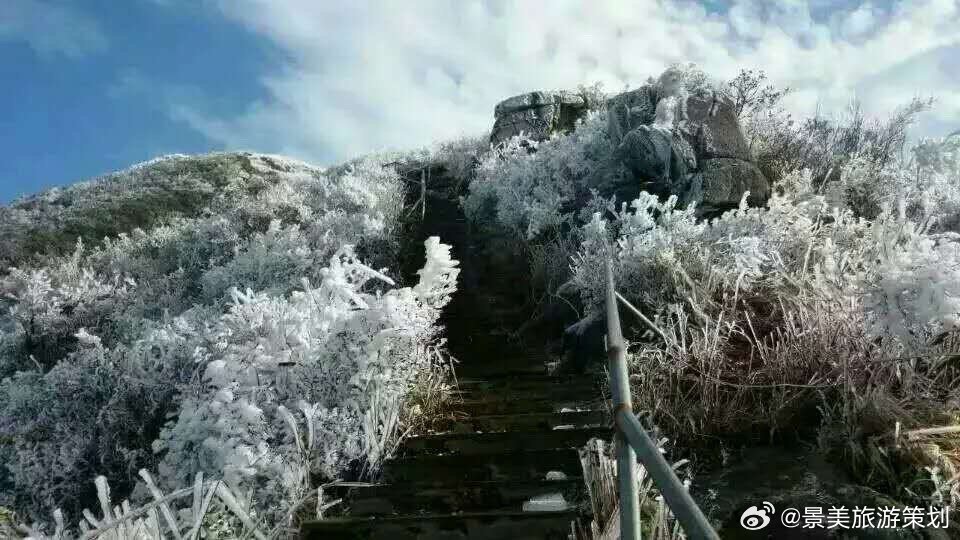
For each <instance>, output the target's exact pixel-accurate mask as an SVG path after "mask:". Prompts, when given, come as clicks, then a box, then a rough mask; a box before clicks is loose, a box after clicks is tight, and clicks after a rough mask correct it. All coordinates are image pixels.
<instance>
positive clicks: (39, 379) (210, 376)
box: [0, 154, 458, 538]
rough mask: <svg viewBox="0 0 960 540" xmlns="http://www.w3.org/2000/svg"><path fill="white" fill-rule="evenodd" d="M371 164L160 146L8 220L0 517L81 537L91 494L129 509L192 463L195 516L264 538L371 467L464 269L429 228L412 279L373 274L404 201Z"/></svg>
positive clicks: (379, 269)
mask: <svg viewBox="0 0 960 540" xmlns="http://www.w3.org/2000/svg"><path fill="white" fill-rule="evenodd" d="M386 161H387V160H386V159H385V158H382V157H370V158H363V159H359V160H356V161H353V162H350V163H347V164H345V165H342V166H339V167H335V168H331V169H328V170H321V169H317V168H314V167H311V166H308V165H306V164H303V163H299V162H295V161H290V160H286V159H283V158H277V157H270V156H262V155H254V154H215V155H210V156H201V157H185V156H173V157H169V158H164V159H160V160H155V161H154V162H150V163H147V164H144V165H141V166H137V167H134V168H133V169H130V170H129V171H124V172H121V173H117V174H114V175H110V176H108V177H105V178H104V179H100V180H97V181H92V182H88V183H84V184H78V185H76V186H73V187H70V188H66V189H63V190H55V191H53V192H48V193H46V194H42V195H39V196H36V197H33V198H30V199H26V200H23V201H20V202H18V203H15V204H14V205H12V206H11V207H10V208H7V209H4V214H3V215H0V230H2V231H3V234H4V235H6V238H9V239H10V241H9V242H4V243H3V244H2V245H3V246H4V247H5V251H4V253H3V254H2V255H3V257H4V259H5V261H7V262H8V264H9V265H11V268H10V269H9V270H7V271H5V272H4V273H3V274H0V276H2V288H3V294H4V297H5V298H7V299H8V301H9V302H10V309H9V315H7V316H6V317H8V321H7V324H6V325H5V329H4V331H3V333H2V335H0V377H2V378H3V381H2V383H0V462H3V463H4V465H5V466H4V467H3V468H2V470H0V506H5V507H8V508H11V509H14V510H15V511H17V513H18V515H19V516H20V517H21V518H22V519H29V520H35V521H38V522H48V521H50V518H51V516H53V514H52V512H53V510H54V509H58V508H59V509H61V510H62V514H61V515H66V521H65V523H66V527H67V529H73V530H76V526H75V524H76V523H79V522H80V520H81V518H82V517H83V516H81V513H80V511H81V510H82V509H84V508H88V507H91V506H92V505H91V504H90V501H92V500H96V497H97V494H98V492H100V494H101V499H102V498H103V493H104V490H106V489H107V488H106V486H107V485H109V486H110V489H112V493H113V494H112V497H113V499H116V500H121V499H127V498H129V499H130V501H131V503H133V505H134V507H136V506H137V504H141V503H147V502H148V501H150V499H151V497H152V496H153V494H155V493H159V490H163V491H164V492H166V493H171V492H175V490H178V489H182V488H190V487H191V486H192V485H193V484H194V479H195V475H197V474H198V473H203V474H204V475H205V476H206V478H208V479H212V480H211V481H213V482H222V487H221V488H216V487H214V488H211V489H212V490H213V491H211V493H214V492H216V493H217V494H218V495H219V497H217V498H214V499H212V500H213V503H212V504H213V506H210V507H209V508H207V507H206V506H205V507H204V508H205V511H204V513H205V514H206V513H208V514H209V515H210V516H211V517H210V518H209V519H210V520H214V521H216V519H219V518H217V516H220V517H221V518H222V520H221V521H222V523H221V524H220V526H221V527H226V529H225V530H227V531H229V530H232V529H231V527H242V526H249V525H250V524H251V523H257V524H259V525H260V526H261V528H262V530H267V531H269V530H272V529H274V528H275V527H280V528H281V529H282V528H283V527H288V526H290V520H291V519H292V517H293V515H294V513H295V511H296V509H297V505H298V504H301V503H303V502H304V499H305V498H306V497H307V496H308V495H310V493H311V490H313V491H312V493H313V494H314V496H316V492H315V490H314V487H315V485H316V483H317V482H318V481H319V482H323V481H331V480H335V479H338V478H344V477H357V476H363V475H364V474H366V475H370V474H371V473H375V472H376V469H377V468H378V467H379V465H380V463H381V462H382V460H383V459H384V458H386V457H388V456H389V455H390V453H391V452H392V451H393V449H394V448H395V446H396V444H397V443H398V441H399V439H400V437H401V436H402V434H403V432H404V431H405V430H406V429H407V428H406V426H408V425H410V424H411V423H413V422H415V421H416V419H415V418H412V417H411V416H415V415H416V414H417V409H416V408H415V407H414V408H411V407H408V405H409V403H410V401H411V391H412V389H413V387H414V386H415V384H417V381H418V380H420V379H421V378H423V377H429V376H430V374H431V373H434V372H435V371H436V370H438V369H442V368H443V365H444V356H443V349H442V340H441V339H440V337H439V334H438V332H439V330H440V328H439V327H438V324H437V320H438V317H439V312H440V309H441V308H442V307H443V305H444V304H445V303H446V302H447V301H448V300H449V297H450V294H451V293H452V292H453V291H454V290H455V288H456V280H457V275H458V269H457V262H456V261H454V260H452V259H451V258H450V250H449V247H448V246H445V245H444V244H442V243H440V241H439V239H437V238H435V237H434V238H430V239H428V240H427V242H426V244H425V245H424V246H422V247H419V248H418V249H421V250H425V255H426V257H425V260H426V263H425V265H424V266H423V268H422V269H421V270H420V272H419V277H418V279H411V280H408V281H410V283H408V284H406V285H408V286H402V285H405V284H404V283H401V282H399V281H398V280H400V279H401V277H400V276H398V275H397V274H396V273H395V271H394V272H391V270H389V269H387V268H385V267H388V266H390V265H392V264H393V263H395V262H396V260H397V256H398V255H397V254H398V252H399V250H400V249H401V248H402V247H404V246H402V245H401V242H402V239H401V238H399V237H398V234H397V231H398V230H399V225H400V221H401V216H402V213H403V201H404V192H405V189H406V188H405V187H404V184H403V182H402V180H401V179H400V177H399V176H398V174H397V172H396V171H395V168H394V167H392V166H389V165H387V163H386ZM25 225H26V226H25ZM67 242H69V243H71V244H72V245H73V249H72V250H67V251H66V253H62V251H63V250H62V248H63V246H64V245H65V244H66V243H67ZM39 247H42V248H43V249H42V250H40V249H38V248H39ZM409 248H410V246H406V248H405V249H409ZM140 470H143V471H144V472H143V473H141V474H138V473H137V471H140ZM147 471H149V473H147ZM97 478H99V479H98V480H97V481H96V483H95V482H94V480H95V479H97ZM148 478H149V479H150V480H149V481H147V479H148ZM153 479H156V484H155V485H153V482H154V480H153ZM205 489H206V488H203V489H201V492H203V491H204V490H205ZM218 489H219V491H218ZM224 493H226V495H225V496H224V495H223V494H224ZM109 497H110V495H109V494H108V495H107V498H109ZM211 497H212V495H211ZM314 498H316V497H314ZM200 499H203V497H200ZM231 499H233V500H234V502H235V504H231V503H230V502H229V501H230V500H231ZM181 502H182V501H180V502H177V501H174V502H169V501H168V502H167V503H166V504H168V505H170V506H172V507H173V509H174V510H177V511H179V510H182V511H183V512H186V513H187V514H189V510H190V509H189V508H184V507H183V506H182V504H180V503H181ZM186 502H187V504H188V506H189V501H186ZM195 502H197V501H196V499H195ZM314 503H316V501H314ZM178 504H180V506H178ZM204 504H205V505H206V504H210V501H209V500H208V501H207V502H206V503H204ZM316 505H317V507H319V506H320V504H319V503H316ZM105 508H106V510H105V511H104V513H103V515H104V520H105V521H104V523H107V522H109V521H110V519H112V518H110V516H114V517H119V516H120V515H121V514H122V512H120V510H117V512H115V513H111V512H110V504H109V503H108V504H107V505H106V507H105ZM125 508H126V507H125ZM178 509H179V510H178ZM194 510H196V508H194ZM241 510H242V511H241ZM91 517H92V515H91ZM141 517H143V516H141ZM181 518H182V519H181ZM196 519H200V518H199V517H197V516H193V515H190V516H186V517H184V516H180V517H179V518H177V520H179V521H177V522H178V523H180V524H181V525H182V527H183V530H182V531H180V532H183V533H185V532H186V531H187V530H188V529H190V528H191V527H194V525H195V524H196V523H195V521H196ZM95 521H96V520H93V521H91V519H87V524H86V525H87V527H90V528H91V529H95V528H96V527H97V526H98V524H97V523H95ZM248 522H249V523H248ZM141 524H142V523H141ZM100 525H103V523H101V524H100ZM130 525H131V526H132V522H131V524H130ZM207 525H210V526H211V527H213V526H214V525H215V524H207ZM205 526H206V525H205ZM35 532H39V531H35ZM52 532H54V531H53V528H48V529H47V534H50V533H52ZM144 534H145V535H144V536H140V537H144V538H147V537H151V536H149V535H148V534H146V533H144ZM224 534H225V536H228V537H229V536H233V535H234V533H230V532H226V533H224ZM236 534H237V535H239V533H236ZM118 538H119V537H118Z"/></svg>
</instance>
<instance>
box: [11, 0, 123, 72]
mask: <svg viewBox="0 0 960 540" xmlns="http://www.w3.org/2000/svg"><path fill="white" fill-rule="evenodd" d="M4 40H8V41H25V42H26V43H27V44H28V45H30V47H32V48H33V49H34V50H35V51H36V52H37V53H38V54H40V55H44V56H49V55H54V54H58V53H59V54H63V55H65V56H68V57H73V58H76V57H80V56H83V55H85V54H89V53H92V52H98V51H101V50H103V49H105V48H106V47H107V39H106V37H105V36H104V35H103V33H102V32H101V30H100V27H99V25H98V24H97V22H96V21H95V20H93V19H92V18H90V17H88V16H87V15H85V14H83V13H81V12H79V11H76V10H74V9H71V8H70V7H68V6H65V5H61V4H54V3H50V2H42V1H40V0H2V1H0V41H4Z"/></svg>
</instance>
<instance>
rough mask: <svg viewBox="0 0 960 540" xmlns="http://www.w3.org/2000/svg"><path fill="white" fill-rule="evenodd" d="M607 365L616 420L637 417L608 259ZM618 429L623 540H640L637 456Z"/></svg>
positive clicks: (618, 464) (618, 470)
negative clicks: (620, 415) (624, 414)
mask: <svg viewBox="0 0 960 540" xmlns="http://www.w3.org/2000/svg"><path fill="white" fill-rule="evenodd" d="M606 272H607V299H606V307H607V361H608V370H609V372H610V388H611V389H612V390H613V403H614V409H613V417H614V419H616V418H617V416H618V413H619V412H620V411H621V410H622V411H625V412H627V413H629V414H633V402H632V400H631V397H630V379H629V376H628V373H627V356H626V350H625V348H624V342H623V332H622V331H621V329H620V314H619V312H618V310H617V299H616V296H615V291H614V287H613V266H612V264H611V262H610V259H609V258H607V268H606ZM616 426H617V427H616V429H617V483H618V484H619V487H620V538H621V539H622V540H640V499H639V494H638V493H637V455H636V453H635V452H634V450H633V447H632V446H630V443H629V442H628V441H627V437H626V434H625V433H624V432H623V430H622V429H621V428H620V424H619V422H617V423H616Z"/></svg>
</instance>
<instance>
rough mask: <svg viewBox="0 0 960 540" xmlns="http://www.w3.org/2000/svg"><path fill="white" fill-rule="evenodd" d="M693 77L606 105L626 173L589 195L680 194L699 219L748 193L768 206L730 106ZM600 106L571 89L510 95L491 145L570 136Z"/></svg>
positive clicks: (678, 77) (678, 76)
mask: <svg viewBox="0 0 960 540" xmlns="http://www.w3.org/2000/svg"><path fill="white" fill-rule="evenodd" d="M688 75H689V74H688V73H686V72H684V71H682V70H680V69H676V68H671V69H668V70H667V71H665V72H664V73H663V74H662V75H661V76H660V77H659V78H658V79H657V80H652V79H651V80H650V81H649V82H648V83H646V84H644V85H643V86H641V87H639V88H636V89H634V90H629V91H627V92H622V93H620V94H617V95H614V96H612V97H610V98H608V99H607V100H606V110H607V132H608V134H609V137H610V141H611V143H612V144H614V145H615V146H616V148H615V151H614V156H615V158H616V160H618V161H619V162H620V163H619V164H622V166H623V170H624V171H625V172H626V174H625V175H624V176H622V177H620V178H619V179H618V180H616V181H614V182H613V183H611V182H610V181H609V180H603V181H602V185H599V184H598V185H596V186H588V187H589V188H590V189H594V188H597V189H598V191H600V192H601V193H602V194H603V195H605V196H610V195H616V197H617V199H618V200H620V201H629V200H632V199H633V198H634V197H636V196H637V194H639V193H640V192H641V191H647V192H651V193H656V194H657V195H660V196H661V197H667V196H670V195H676V196H677V198H678V199H679V203H680V206H687V205H688V204H691V203H696V205H697V209H698V214H699V215H701V216H708V217H709V216H713V215H717V214H719V213H721V212H723V211H725V210H728V209H731V208H735V207H736V206H737V205H738V204H739V203H740V200H741V198H742V197H743V194H744V192H746V191H749V192H750V196H749V198H748V203H749V204H751V205H756V206H759V205H763V204H764V203H765V202H766V200H767V199H768V198H769V196H770V183H769V181H768V180H767V178H766V177H765V176H764V175H763V173H762V172H761V171H760V169H759V168H757V165H756V163H755V162H754V158H753V156H752V154H751V151H750V146H749V145H748V144H747V141H746V138H745V137H744V135H743V130H742V128H741V125H740V121H739V119H738V117H737V113H736V108H735V105H734V102H733V100H732V99H731V98H730V97H728V96H726V95H724V94H723V93H720V92H717V91H714V90H712V89H710V88H708V87H707V85H705V84H690V83H689V80H688ZM591 101H592V102H591ZM595 101H596V99H595V98H593V97H588V95H587V94H585V93H583V92H570V91H550V92H544V91H541V92H530V93H527V94H521V95H519V96H514V97H511V98H509V99H506V100H504V101H502V102H500V103H499V104H498V105H497V106H496V108H495V109H494V116H495V117H496V120H495V122H494V125H493V130H492V132H491V135H490V141H491V142H492V143H493V144H499V143H501V142H503V141H505V140H507V139H509V138H511V137H514V136H517V135H520V134H521V133H523V134H524V135H525V137H527V138H529V139H532V140H536V141H542V140H545V139H548V138H549V137H550V136H551V135H553V134H554V133H557V132H564V131H569V130H572V129H573V128H574V127H575V126H576V122H577V120H579V119H580V118H582V117H584V116H585V115H586V113H587V112H588V111H589V110H590V109H592V108H595V105H596V103H595ZM584 191H585V192H586V189H585V190H584Z"/></svg>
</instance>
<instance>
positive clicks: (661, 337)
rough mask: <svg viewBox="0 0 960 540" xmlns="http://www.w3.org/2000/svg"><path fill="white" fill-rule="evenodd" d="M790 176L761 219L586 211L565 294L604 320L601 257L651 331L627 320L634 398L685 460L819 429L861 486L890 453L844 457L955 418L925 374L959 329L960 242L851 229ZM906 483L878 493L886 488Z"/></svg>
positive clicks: (949, 398)
mask: <svg viewBox="0 0 960 540" xmlns="http://www.w3.org/2000/svg"><path fill="white" fill-rule="evenodd" d="M804 176H805V175H798V176H797V177H796V178H791V179H789V181H788V182H786V184H785V186H784V187H785V188H786V191H787V192H789V194H788V195H785V196H774V197H773V198H772V199H771V200H770V201H769V203H768V207H767V208H747V207H746V206H745V205H741V208H739V209H738V210H735V211H731V212H728V213H726V214H724V215H723V216H722V217H720V218H717V219H715V220H713V221H711V222H709V223H707V222H697V221H696V220H695V218H694V215H693V212H692V210H691V209H684V210H680V209H677V208H676V207H675V204H674V200H673V199H670V200H668V201H666V202H659V201H657V200H656V198H655V197H653V196H651V195H646V194H643V195H642V196H641V197H640V198H639V199H638V200H636V201H634V202H633V203H632V205H631V208H630V209H629V210H628V209H627V208H626V207H623V208H622V209H621V210H620V211H619V212H612V211H608V212H607V213H606V214H603V215H606V216H609V218H607V219H604V217H603V215H601V214H599V213H598V214H596V215H595V217H594V219H593V221H591V222H590V223H588V224H587V225H586V226H584V227H583V231H582V233H581V236H582V238H583V239H584V240H583V243H582V246H581V252H580V254H579V255H578V257H576V258H575V260H574V265H573V279H572V282H571V283H572V284H573V285H574V286H575V288H576V289H577V290H578V291H580V293H581V296H582V297H583V298H584V303H585V304H586V306H587V308H588V316H589V314H590V313H591V312H592V313H593V314H598V313H600V312H602V309H603V303H602V302H603V292H604V281H603V276H604V273H603V270H602V268H603V266H602V265H603V261H604V260H605V258H606V257H607V256H610V257H612V259H613V261H614V270H615V279H616V283H617V288H618V291H620V292H621V293H622V294H623V295H624V296H625V297H626V298H627V299H628V300H629V301H630V302H632V303H634V304H635V305H637V306H638V307H640V309H642V310H643V311H644V312H645V313H646V315H647V317H648V319H650V320H652V321H653V322H652V326H651V325H646V324H642V323H640V322H639V321H637V322H636V326H637V327H639V330H640V332H638V333H637V334H634V338H636V339H638V343H637V344H636V346H635V348H634V349H633V355H632V358H631V370H632V371H633V372H634V373H635V374H636V375H637V376H636V377H633V378H632V380H633V382H634V385H635V387H636V388H635V390H636V394H635V398H636V400H637V401H638V406H640V407H641V408H644V409H649V410H651V411H653V412H654V415H655V418H657V419H658V422H660V424H661V426H662V427H664V429H666V430H667V432H668V433H671V434H672V435H673V436H675V437H679V438H680V439H682V440H684V441H685V442H687V443H688V444H693V445H694V446H696V445H697V444H699V443H702V442H704V440H705V439H704V437H706V438H707V439H706V440H713V439H712V438H713V437H725V438H731V437H740V436H750V437H762V436H766V437H772V436H774V434H782V433H795V432H801V433H806V434H807V435H808V436H809V435H811V434H813V433H815V432H816V431H817V430H818V429H819V430H820V431H821V438H822V440H823V441H832V442H830V443H828V444H827V446H826V448H827V449H828V450H829V451H830V452H837V453H838V454H840V456H841V457H842V458H844V459H846V460H847V463H848V464H850V465H851V467H852V468H853V469H854V470H855V472H856V473H857V474H863V477H864V478H865V479H866V478H867V477H869V476H871V475H872V474H873V472H872V470H873V469H874V468H876V467H877V466H879V465H878V464H877V463H878V462H876V459H879V458H880V457H883V456H886V457H883V459H884V460H887V459H891V458H890V456H891V455H893V454H892V452H893V449H890V450H889V451H888V452H887V453H883V452H880V453H879V454H877V455H875V456H873V457H871V458H869V459H867V458H866V457H864V454H863V452H865V451H866V450H856V449H858V448H865V449H866V448H872V446H870V445H874V446H875V445H876V442H875V437H876V436H878V435H882V434H883V430H884V429H890V426H891V425H894V424H896V423H897V422H899V423H901V424H902V425H904V426H911V427H914V426H916V427H920V426H923V425H924V424H927V423H934V424H936V423H939V422H951V420H949V419H950V418H952V417H953V415H955V414H956V413H957V412H958V411H957V410H956V405H955V404H956V403H957V402H958V401H957V400H958V399H960V394H958V392H957V390H956V388H955V387H954V385H953V384H952V383H950V382H948V381H949V380H951V379H950V378H949V377H946V378H945V377H944V376H943V375H942V374H941V375H937V373H938V370H941V369H945V368H944V367H943V364H942V363H941V362H942V361H943V360H944V359H945V358H947V357H949V355H950V349H949V348H948V347H947V346H946V345H944V343H945V341H944V338H945V336H950V335H953V334H955V333H956V330H957V324H958V317H960V257H958V254H960V237H957V235H955V234H939V235H935V234H930V233H928V232H927V230H926V229H925V228H924V227H923V226H921V225H918V224H917V223H915V222H913V221H911V220H910V219H909V218H908V217H907V216H906V215H905V214H904V213H902V212H901V213H896V212H894V213H891V212H889V211H885V212H883V213H881V215H879V216H878V217H877V218H876V219H874V220H872V221H867V220H864V219H861V218H857V217H855V215H854V213H853V212H852V211H851V210H849V209H840V208H837V207H831V206H830V205H829V204H828V203H827V201H826V199H825V197H823V196H822V195H817V194H815V193H813V192H811V191H810V189H809V187H808V186H809V184H807V183H805V182H804V179H805V178H804ZM625 320H632V317H630V316H629V315H627V314H626V312H625ZM644 333H646V336H643V335H642V334H644ZM949 342H950V340H949V339H948V340H946V343H949ZM907 360H909V362H907ZM864 400H867V401H866V402H865V401H864ZM893 403H895V404H897V405H896V408H889V406H888V405H889V404H893ZM885 404H887V405H885ZM871 411H872V412H871ZM822 414H827V415H828V417H827V418H825V419H824V423H823V424H822V426H818V425H817V424H816V422H815V420H816V418H818V417H820V416H821V415H822ZM811 420H814V422H811ZM844 438H845V439H844ZM840 439H844V441H843V444H839V441H840ZM871 441H873V442H871ZM834 443H838V444H834ZM710 444H712V443H710ZM853 450H856V451H853ZM914 463H916V461H914ZM891 467H892V465H891ZM906 470H908V471H909V470H911V469H910V468H907V469H906ZM913 470H917V469H913ZM873 481H876V478H874V479H873ZM912 481H913V477H910V478H907V479H904V478H895V479H889V478H888V479H885V480H884V482H886V484H885V487H886V488H889V489H894V490H899V489H900V488H901V486H903V485H906V484H908V483H910V482H912ZM911 497H913V495H911Z"/></svg>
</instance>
